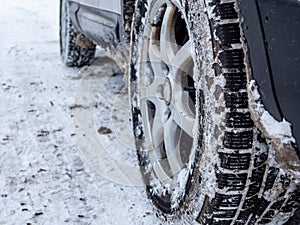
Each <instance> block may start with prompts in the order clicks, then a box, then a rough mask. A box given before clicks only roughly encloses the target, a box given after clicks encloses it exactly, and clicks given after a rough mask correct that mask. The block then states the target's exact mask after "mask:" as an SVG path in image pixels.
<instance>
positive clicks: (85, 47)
mask: <svg viewBox="0 0 300 225" xmlns="http://www.w3.org/2000/svg"><path fill="white" fill-rule="evenodd" d="M77 39H79V40H77ZM78 41H80V43H81V44H80V45H79V44H78ZM95 50H96V45H95V44H93V43H92V41H90V40H89V39H87V38H86V37H85V36H84V35H83V34H81V33H79V32H78V31H76V30H75V28H74V26H73V24H72V21H71V18H70V15H69V5H68V4H67V0H61V1H60V53H61V57H62V61H63V62H64V63H65V64H66V65H67V66H70V67H81V66H85V65H89V64H90V63H91V62H92V61H93V59H94V56H95Z"/></svg>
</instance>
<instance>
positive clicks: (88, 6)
mask: <svg viewBox="0 0 300 225" xmlns="http://www.w3.org/2000/svg"><path fill="white" fill-rule="evenodd" d="M69 7H70V16H71V18H72V22H73V24H74V26H75V28H76V29H77V30H79V31H80V32H81V33H83V34H85V35H86V36H87V37H88V38H90V39H91V40H93V41H94V42H96V43H98V44H101V45H102V46H106V45H111V44H112V43H113V42H116V41H121V39H122V36H123V35H124V28H123V27H124V26H123V2H122V1H120V0H111V1H105V0H75V1H69Z"/></svg>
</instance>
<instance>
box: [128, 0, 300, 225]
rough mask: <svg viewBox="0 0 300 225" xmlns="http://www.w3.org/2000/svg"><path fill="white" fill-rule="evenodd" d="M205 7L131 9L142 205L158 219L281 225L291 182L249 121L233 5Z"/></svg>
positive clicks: (160, 2) (156, 3) (289, 210)
mask: <svg viewBox="0 0 300 225" xmlns="http://www.w3.org/2000/svg"><path fill="white" fill-rule="evenodd" d="M208 2H209V4H207V5H206V4H205V1H201V2H200V1H189V2H186V3H184V5H181V4H180V3H179V1H174V2H173V1H170V0H152V1H150V0H149V1H147V0H138V1H137V4H136V6H137V9H136V12H137V13H136V14H135V17H134V22H133V32H132V37H131V64H132V66H131V68H130V95H131V107H132V116H133V131H134V135H135V141H136V147H137V154H138V159H139V162H140V168H141V173H142V175H143V178H144V182H145V185H146V190H147V193H148V196H149V198H150V199H151V201H152V202H153V204H154V205H155V206H156V208H157V209H158V210H159V212H161V213H162V214H163V215H164V216H166V217H168V216H173V217H176V218H177V217H178V216H182V217H185V218H188V219H192V220H197V221H198V222H199V223H201V224H225V225H227V224H266V223H270V222H274V221H276V222H275V223H276V224H283V223H285V222H286V221H287V220H288V218H289V217H290V216H291V215H293V213H294V211H295V209H296V208H297V205H298V204H299V189H298V185H297V183H298V181H297V180H299V176H298V175H297V173H296V175H295V171H292V170H286V169H285V168H281V167H280V166H279V165H278V164H277V163H276V162H275V160H274V158H273V157H274V156H273V149H272V146H271V145H270V144H269V141H267V140H266V138H265V137H264V133H263V132H262V131H261V130H260V129H259V128H258V127H257V126H255V124H254V122H253V120H252V118H251V110H250V107H249V103H248V102H249V94H248V91H247V90H248V87H249V85H250V83H249V80H250V79H249V77H248V76H249V74H247V70H246V65H247V60H246V54H245V52H244V51H245V48H244V43H243V42H242V40H243V38H242V36H241V35H242V32H241V28H240V24H239V21H240V18H239V15H238V12H237V9H238V8H237V3H236V2H235V1H229V2H226V3H222V2H221V3H220V1H208ZM298 164H299V160H298ZM298 168H299V167H298ZM296 172H299V171H296ZM295 180H296V182H295Z"/></svg>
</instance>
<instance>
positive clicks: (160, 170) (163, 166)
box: [153, 159, 172, 184]
mask: <svg viewBox="0 0 300 225" xmlns="http://www.w3.org/2000/svg"><path fill="white" fill-rule="evenodd" d="M167 165H168V162H167V160H166V159H164V160H157V161H156V162H155V163H154V164H153V169H154V171H155V174H156V176H157V178H158V179H159V180H160V181H161V182H162V183H164V184H170V183H172V179H171V177H170V174H168V173H167V170H168V169H169V168H167V167H168V166H167Z"/></svg>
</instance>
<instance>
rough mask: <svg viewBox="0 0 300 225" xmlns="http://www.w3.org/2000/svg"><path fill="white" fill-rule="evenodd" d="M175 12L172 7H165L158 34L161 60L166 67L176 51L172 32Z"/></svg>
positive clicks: (176, 47)
mask: <svg viewBox="0 0 300 225" xmlns="http://www.w3.org/2000/svg"><path fill="white" fill-rule="evenodd" d="M175 11H176V8H175V7H174V6H168V7H167V9H166V12H165V15H164V18H163V22H162V26H161V32H160V54H161V59H162V60H163V61H164V62H165V63H166V64H168V65H169V64H170V63H171V59H172V58H173V57H174V55H175V53H176V51H177V50H178V46H177V44H176V39H175V32H174V27H175V24H174V23H175V20H174V14H175Z"/></svg>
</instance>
